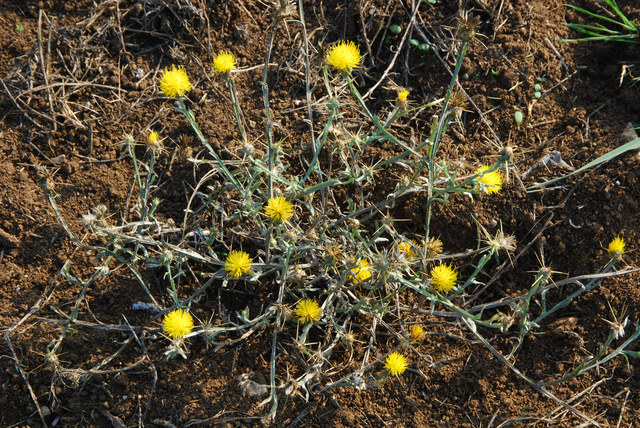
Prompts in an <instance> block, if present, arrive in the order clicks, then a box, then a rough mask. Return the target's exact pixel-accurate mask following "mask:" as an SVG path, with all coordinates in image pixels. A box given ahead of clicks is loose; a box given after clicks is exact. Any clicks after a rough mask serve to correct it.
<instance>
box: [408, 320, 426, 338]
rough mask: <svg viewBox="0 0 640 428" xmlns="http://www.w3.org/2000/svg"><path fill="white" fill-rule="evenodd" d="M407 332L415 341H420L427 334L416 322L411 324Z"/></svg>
mask: <svg viewBox="0 0 640 428" xmlns="http://www.w3.org/2000/svg"><path fill="white" fill-rule="evenodd" d="M409 332H410V333H411V338H412V339H413V340H415V341H416V342H420V341H421V340H423V339H424V338H425V337H426V336H427V333H425V332H424V329H423V328H422V326H421V325H418V324H414V325H412V326H411V328H410V329H409Z"/></svg>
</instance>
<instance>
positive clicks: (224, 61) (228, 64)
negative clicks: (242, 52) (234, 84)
mask: <svg viewBox="0 0 640 428" xmlns="http://www.w3.org/2000/svg"><path fill="white" fill-rule="evenodd" d="M236 68H238V66H237V64H236V57H235V56H233V54H232V53H231V52H230V51H222V52H220V53H219V54H218V55H216V57H215V58H214V59H213V69H214V71H215V72H216V73H220V74H228V73H229V72H230V71H231V70H235V69H236Z"/></svg>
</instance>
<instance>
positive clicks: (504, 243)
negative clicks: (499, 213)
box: [486, 230, 516, 253]
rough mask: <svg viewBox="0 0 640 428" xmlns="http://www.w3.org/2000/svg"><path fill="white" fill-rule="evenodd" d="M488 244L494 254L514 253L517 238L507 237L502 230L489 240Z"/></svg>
mask: <svg viewBox="0 0 640 428" xmlns="http://www.w3.org/2000/svg"><path fill="white" fill-rule="evenodd" d="M486 242H487V244H488V245H489V247H490V248H491V251H492V252H493V253H499V252H500V251H506V252H507V253H512V252H514V251H515V249H516V238H515V237H514V236H513V235H505V234H504V232H503V231H502V230H499V231H498V232H497V233H496V235H495V236H493V237H490V238H488V239H487V241H486Z"/></svg>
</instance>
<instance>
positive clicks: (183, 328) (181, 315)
mask: <svg viewBox="0 0 640 428" xmlns="http://www.w3.org/2000/svg"><path fill="white" fill-rule="evenodd" d="M162 329H163V330H164V331H165V332H166V333H167V335H169V337H170V338H172V339H179V338H181V337H183V336H185V335H187V334H189V333H191V330H192V329H193V318H192V317H191V314H190V313H189V312H187V311H183V310H182V309H176V310H175V311H171V312H169V313H168V314H167V315H165V316H164V319H163V320H162Z"/></svg>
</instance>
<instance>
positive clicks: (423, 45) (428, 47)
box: [418, 43, 431, 52]
mask: <svg viewBox="0 0 640 428" xmlns="http://www.w3.org/2000/svg"><path fill="white" fill-rule="evenodd" d="M418 49H420V50H421V51H425V52H427V51H429V50H431V45H430V44H428V43H421V44H420V46H418Z"/></svg>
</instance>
